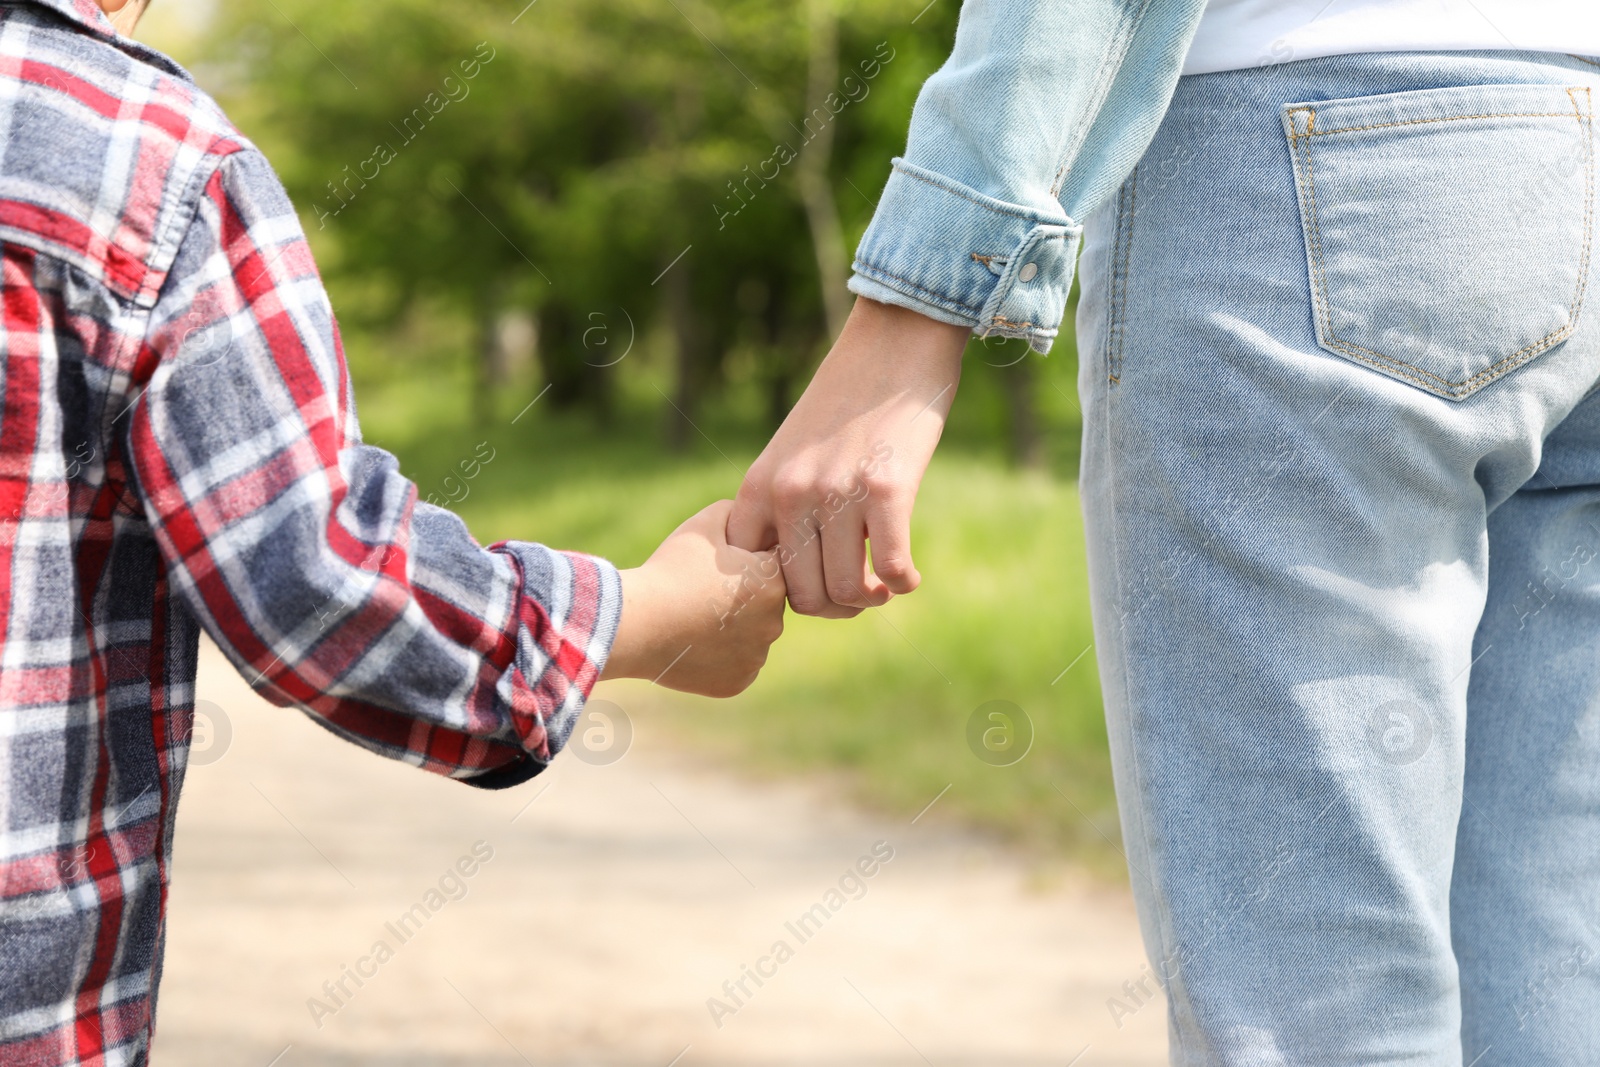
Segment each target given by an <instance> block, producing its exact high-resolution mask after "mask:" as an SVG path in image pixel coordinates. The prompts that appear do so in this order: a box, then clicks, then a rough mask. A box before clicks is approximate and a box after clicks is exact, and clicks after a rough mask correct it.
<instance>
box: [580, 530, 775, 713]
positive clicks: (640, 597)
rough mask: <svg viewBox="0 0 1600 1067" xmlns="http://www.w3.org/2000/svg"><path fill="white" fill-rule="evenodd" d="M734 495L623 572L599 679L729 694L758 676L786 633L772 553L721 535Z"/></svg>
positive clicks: (743, 687)
mask: <svg viewBox="0 0 1600 1067" xmlns="http://www.w3.org/2000/svg"><path fill="white" fill-rule="evenodd" d="M732 510H733V502H732V501H731V500H721V501H718V502H717V503H715V504H712V505H711V506H710V507H708V508H706V509H705V510H704V511H701V512H700V513H699V514H698V515H695V516H694V517H693V518H691V519H689V521H687V522H685V523H684V524H683V525H682V526H679V527H678V528H677V529H676V530H674V531H673V532H672V534H671V536H669V537H668V538H667V539H666V540H665V541H663V542H661V547H659V548H657V549H656V550H655V552H654V553H652V554H651V556H650V558H649V559H647V560H645V562H644V564H643V566H640V567H635V568H634V569H632V570H626V571H623V572H622V620H621V622H620V623H619V624H618V625H617V637H616V641H615V642H613V643H612V646H611V656H610V658H609V659H608V660H607V661H606V669H605V671H604V672H603V674H602V675H601V676H602V677H603V678H644V679H647V680H650V681H654V682H659V683H660V684H661V685H664V686H667V687H669V688H672V689H680V690H682V691H683V692H685V693H696V694H698V695H700V696H708V697H731V696H733V695H735V694H737V693H741V692H743V691H744V690H745V689H746V688H747V687H749V685H750V683H751V682H753V681H755V680H756V675H757V674H758V673H760V671H761V667H762V665H763V664H765V663H766V661H767V649H768V648H769V647H770V646H771V645H772V643H773V642H774V641H776V640H777V639H778V635H779V634H781V633H782V632H783V599H784V586H783V575H782V573H781V571H780V569H779V567H778V562H777V560H776V558H775V556H774V553H772V552H746V551H743V550H741V549H737V548H733V547H731V546H730V545H729V544H728V540H727V535H726V530H727V526H728V515H729V513H730V512H731V511H732Z"/></svg>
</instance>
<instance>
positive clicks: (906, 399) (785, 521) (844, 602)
mask: <svg viewBox="0 0 1600 1067" xmlns="http://www.w3.org/2000/svg"><path fill="white" fill-rule="evenodd" d="M968 333H969V331H968V329H967V328H966V327H964V326H951V325H948V324H946V323H942V322H937V321H935V320H933V319H930V318H928V317H926V316H924V315H919V314H918V313H916V312H914V311H908V310H906V309H904V308H899V307H892V306H890V305H887V304H880V303H877V302H875V301H872V300H867V299H865V298H862V299H858V300H857V301H856V304H855V307H854V309H852V310H851V312H850V318H849V321H848V322H846V324H845V328H844V331H843V332H842V333H841V334H840V335H839V339H838V341H837V342H835V343H834V346H833V350H832V351H830V352H829V353H828V356H827V358H826V359H824V360H823V361H822V365H821V366H820V367H819V368H817V373H816V376H815V377H814V378H812V380H811V384H810V385H809V386H808V387H807V388H806V391H805V395H803V396H802V397H801V398H800V401H799V403H797V404H796V405H795V407H794V410H793V411H791V412H790V413H789V417H788V418H787V419H785V420H784V422H783V426H782V427H780V428H779V430H778V432H777V434H776V435H775V436H774V437H773V439H772V441H771V442H770V443H769V444H768V445H767V447H766V449H765V450H764V451H763V452H762V453H761V455H760V457H759V458H757V460H756V462H755V464H754V465H752V466H751V468H750V472H749V474H747V475H746V476H745V480H744V483H743V484H742V485H741V486H740V487H739V496H738V500H737V501H736V502H735V504H734V506H733V514H732V516H731V517H730V518H729V520H728V542H729V543H730V544H732V545H734V546H736V547H737V548H741V549H748V550H751V551H757V550H761V549H771V548H773V547H774V546H776V548H777V559H778V563H779V564H780V565H781V567H782V569H783V577H784V580H785V582H786V583H787V586H788V591H789V606H790V607H792V608H794V610H795V611H796V612H798V613H799V614H801V615H819V616H822V617H824V618H835V619H839V618H849V617H851V616H853V615H857V614H860V612H861V611H862V610H863V609H865V608H868V607H877V606H878V605H880V604H883V603H884V602H885V601H887V600H888V599H889V597H890V596H891V595H893V594H896V593H909V592H911V590H913V589H915V588H916V587H917V584H918V583H919V582H920V581H921V576H920V575H919V574H918V573H917V568H916V565H915V564H914V563H913V562H912V558H911V509H912V506H913V505H914V504H915V503H916V498H917V487H918V486H919V485H920V484H921V482H922V475H923V472H924V471H926V470H927V467H928V460H929V459H930V458H932V456H933V449H934V446H935V445H937V444H938V443H939V435H940V434H941V433H942V432H943V430H944V423H945V417H946V416H947V415H948V414H949V412H950V404H951V402H952V401H953V400H954V399H955V393H956V385H957V383H958V382H959V381H960V378H961V354H962V352H963V351H964V350H965V348H966V342H967V337H968ZM869 540H870V542H871V546H872V568H871V570H869V569H868V567H867V547H866V545H867V542H868V541H869Z"/></svg>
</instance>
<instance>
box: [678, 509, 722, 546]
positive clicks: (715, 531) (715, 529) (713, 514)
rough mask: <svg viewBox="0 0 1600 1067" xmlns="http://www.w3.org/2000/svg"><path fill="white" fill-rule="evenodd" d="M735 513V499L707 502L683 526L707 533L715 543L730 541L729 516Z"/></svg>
mask: <svg viewBox="0 0 1600 1067" xmlns="http://www.w3.org/2000/svg"><path fill="white" fill-rule="evenodd" d="M731 514H733V501H731V500H718V501H716V502H715V503H711V504H707V505H706V506H705V507H703V508H701V509H700V510H699V511H697V512H695V513H694V514H693V515H691V516H689V518H688V519H687V520H686V521H685V522H684V524H683V527H680V529H681V528H685V527H686V528H688V529H691V530H698V531H701V532H703V533H705V534H707V535H708V536H709V537H710V538H711V541H712V543H713V544H719V545H721V544H727V543H728V540H727V538H728V516H730V515H731Z"/></svg>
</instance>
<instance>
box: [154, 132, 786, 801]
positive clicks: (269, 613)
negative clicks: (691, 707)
mask: <svg viewBox="0 0 1600 1067" xmlns="http://www.w3.org/2000/svg"><path fill="white" fill-rule="evenodd" d="M181 236H182V241H181V244H180V247H179V251H178V254H177V257H176V260H175V262H174V265H173V268H172V270H171V272H170V274H169V276H168V278H167V280H166V283H165V286H164V287H163V290H162V293H161V296H160V299H159V301H158V302H157V304H156V307H155V309H154V311H153V312H152V314H151V320H150V324H149V330H148V334H147V348H146V351H145V352H144V353H142V355H141V359H140V361H139V363H138V365H137V366H135V368H134V370H133V377H134V379H135V382H136V383H137V384H135V385H134V386H132V387H130V388H129V396H130V397H132V396H133V394H134V392H135V391H137V390H138V388H139V385H142V386H143V389H142V392H140V393H139V395H138V398H137V399H136V400H135V401H134V402H133V404H132V406H131V412H130V416H129V418H128V426H127V431H126V437H125V439H124V441H125V444H124V447H125V449H126V454H127V457H128V460H129V465H130V466H131V467H132V473H133V475H134V481H135V483H136V488H137V490H138V492H139V495H140V497H141V498H142V501H143V504H144V509H145V514H146V517H147V518H148V521H149V522H150V524H151V527H152V529H153V532H154V536H155V539H156V543H157V544H158V546H159V548H160V551H161V554H162V556H163V558H164V561H165V563H166V579H167V582H168V584H169V586H170V588H171V589H172V591H173V592H174V593H175V594H176V596H177V597H178V598H180V599H181V600H182V601H183V602H184V603H185V604H186V605H187V606H188V608H189V610H190V611H192V612H193V613H194V615H195V616H196V618H197V619H199V621H200V622H201V624H202V625H203V626H204V627H205V629H206V631H207V632H208V633H209V634H210V635H211V636H212V638H213V639H215V640H216V642H217V643H218V645H219V646H221V648H222V650H223V651H224V652H225V653H226V654H227V655H228V657H229V659H231V660H232V661H233V663H234V664H235V665H236V666H237V667H238V668H239V669H240V671H241V672H242V673H243V674H244V675H245V676H246V677H247V678H249V679H250V681H251V682H252V684H253V685H254V686H255V687H256V688H257V689H258V690H260V691H261V692H262V693H263V695H265V696H267V697H268V698H269V699H271V700H273V701H274V702H276V703H279V704H295V705H298V706H300V707H301V708H304V709H305V710H306V711H308V712H310V713H311V714H312V715H313V716H315V717H316V718H317V720H318V721H320V722H321V723H323V724H324V725H326V726H328V727H329V728H330V729H332V730H334V731H335V732H336V733H339V734H341V735H342V736H344V737H346V738H348V739H350V740H352V741H355V742H356V743H358V744H361V745H364V746H365V747H367V748H370V749H372V750H374V751H377V752H380V753H382V754H384V755H386V756H391V757H394V758H396V759H401V760H405V761H407V762H410V763H414V764H418V765H421V766H423V767H426V768H428V769H430V770H433V771H436V772H439V773H442V774H447V775H451V776H453V777H459V778H466V779H470V780H474V783H475V784H480V785H505V784H512V783H514V782H516V781H521V780H523V779H526V778H527V777H530V776H531V775H533V774H535V773H537V772H538V770H540V769H541V768H542V767H543V766H544V764H545V763H546V762H548V761H549V759H550V758H551V757H552V756H553V755H554V753H555V752H557V751H559V750H560V748H561V747H562V746H563V745H564V744H565V742H566V739H567V735H568V733H569V732H570V731H571V729H572V724H573V722H574V720H575V719H576V717H577V714H578V712H579V709H580V708H581V707H582V704H583V702H584V700H585V699H586V698H587V696H588V694H589V691H590V689H591V688H592V687H593V685H594V683H595V681H596V680H597V679H598V678H599V676H600V673H601V671H602V670H607V666H608V665H607V657H608V655H609V654H610V652H611V649H612V642H613V639H614V638H617V639H618V647H617V650H616V652H617V656H618V659H617V661H615V662H613V663H612V664H610V669H609V670H607V673H608V674H612V673H622V674H640V675H645V676H648V677H652V678H654V677H655V676H656V675H657V674H660V673H661V670H663V669H665V668H667V667H668V666H669V664H668V663H667V662H664V661H662V660H661V657H662V656H664V655H668V653H669V651H670V654H671V655H676V654H677V653H678V651H680V650H679V649H669V647H668V646H670V645H671V644H672V643H673V642H675V641H677V640H678V639H679V638H682V639H683V640H684V643H685V645H692V646H693V647H691V648H690V649H689V651H688V652H686V653H684V655H683V659H682V660H681V661H680V662H679V663H677V664H675V665H671V669H670V670H667V671H666V674H665V676H664V677H662V678H661V682H662V684H664V685H674V684H677V685H681V686H682V687H684V688H688V689H692V690H696V691H700V692H715V693H731V692H736V691H738V690H739V689H741V688H743V687H744V685H746V684H748V682H749V680H750V678H751V677H753V675H754V672H755V671H756V670H757V669H759V666H760V663H761V660H762V659H763V658H764V655H765V648H766V643H767V642H770V640H771V638H772V637H775V636H776V631H777V628H778V620H779V619H780V618H781V611H782V606H781V600H782V596H783V592H782V590H783V586H782V582H781V580H779V581H776V582H767V583H765V584H764V585H762V586H760V587H759V588H757V589H756V591H755V595H754V597H753V598H752V599H751V600H750V603H749V605H748V606H747V607H746V608H745V609H744V610H742V611H738V612H735V611H734V610H733V609H734V607H735V603H736V600H737V598H736V597H735V595H734V593H733V592H732V591H731V590H730V589H729V588H726V587H729V586H732V585H733V584H734V583H733V582H732V581H731V580H730V579H731V578H733V577H736V576H737V575H730V574H727V573H725V572H727V571H730V570H731V571H742V570H743V569H744V568H745V567H749V568H752V569H755V570H759V569H760V568H763V567H766V568H767V569H769V570H771V569H775V567H774V566H773V565H771V564H770V561H768V560H766V559H765V558H764V557H762V556H758V555H755V554H751V553H744V552H740V551H738V550H735V549H730V548H727V547H726V546H725V544H719V543H717V542H719V541H720V533H719V534H718V535H717V537H715V538H712V537H711V536H710V534H709V530H702V529H701V527H708V523H707V522H706V521H705V519H704V514H705V513H702V516H700V517H697V518H696V519H694V520H691V521H690V523H688V524H686V527H685V529H684V530H681V531H680V532H679V533H678V534H675V535H674V536H673V537H672V538H669V539H668V541H667V543H666V544H665V545H663V547H662V549H661V550H660V551H659V552H658V553H657V557H660V559H659V560H658V559H657V557H652V560H651V562H650V563H647V564H646V565H645V566H644V567H641V568H639V569H638V570H637V571H632V572H629V574H628V576H627V577H626V578H623V577H621V576H620V575H619V574H618V572H617V571H616V570H615V568H613V567H612V566H611V565H610V564H609V563H606V562H605V561H603V560H598V559H594V558H592V557H589V556H583V555H578V554H573V553H563V552H556V551H553V550H551V549H548V548H545V547H543V546H541V545H535V544H528V543H523V542H506V543H503V544H499V545H495V546H493V547H491V548H488V549H485V548H482V547H480V546H479V545H478V544H477V543H476V542H475V541H474V540H473V539H472V537H471V535H470V534H469V533H468V531H467V528H466V526H465V525H463V523H462V522H461V520H460V519H458V518H457V517H456V516H455V515H453V514H451V513H450V512H448V511H445V510H443V509H441V508H437V507H433V506H431V505H428V504H425V503H421V502H419V501H418V499H417V493H416V489H415V487H414V486H413V485H412V484H411V483H410V482H409V481H407V480H406V479H405V478H403V477H402V476H401V475H400V473H399V471H398V470H397V469H396V463H395V460H394V457H392V456H390V455H389V454H387V453H385V452H383V451H381V450H379V449H376V448H372V447H369V446H366V445H363V444H362V443H361V441H360V435H359V431H358V429H357V426H356V420H355V415H354V412H353V410H352V409H351V406H350V395H349V391H350V383H349V377H348V374H347V372H346V368H345V364H344V357H343V353H342V351H341V349H340V345H339V339H338V332H337V328H336V326H335V324H334V320H333V315H332V311H331V309H330V307H329V304H328V300H327V296H326V294H325V292H324V291H323V288H322V283H321V280H320V279H319V278H318V276H317V273H316V267H315V264H314V263H313V261H312V258H311V253H310V250H309V248H308V246H307V245H306V243H305V238H304V236H303V234H302V232H301V229H300V225H299V221H298V219H297V218H296V216H295V214H294V211H293V208H292V206H291V205H290V204H289V201H288V198H287V197H286V196H285V195H284V193H283V190H282V187H281V186H280V185H279V183H278V181H277V179H276V176H275V175H273V173H272V171H271V169H270V167H269V166H268V165H267V163H266V161H265V160H264V159H262V158H261V156H260V155H259V154H258V153H256V152H255V151H253V150H249V149H246V150H244V151H241V152H239V153H237V154H235V155H233V156H230V157H228V158H227V159H226V160H225V161H224V162H223V163H222V165H221V166H220V168H219V169H218V170H217V172H216V173H215V174H214V175H213V176H212V177H211V179H210V182H209V184H208V185H207V187H206V189H205V193H204V195H203V196H201V197H200V199H199V208H198V211H197V213H196V216H195V218H194V219H193V221H192V222H191V223H190V224H189V227H188V230H187V232H186V233H185V234H183V235H181ZM617 506H618V507H619V508H621V507H625V506H627V501H625V500H620V499H619V500H618V501H617ZM724 514H725V510H724ZM697 524H698V525H697ZM709 525H717V524H716V523H711V524H709ZM718 529H719V530H720V526H719V527H718ZM774 595H775V596H776V598H777V599H776V601H774ZM723 616H726V624H723V623H724V619H723ZM619 619H620V626H619ZM757 653H759V655H758V654H757ZM658 664H659V668H658Z"/></svg>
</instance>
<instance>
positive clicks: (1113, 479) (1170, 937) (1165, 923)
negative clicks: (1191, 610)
mask: <svg viewBox="0 0 1600 1067" xmlns="http://www.w3.org/2000/svg"><path fill="white" fill-rule="evenodd" d="M1135 169H1137V168H1135ZM1108 325H1109V323H1108ZM1116 396H1117V392H1116V391H1115V390H1113V389H1111V388H1109V387H1107V389H1106V390H1105V392H1104V394H1103V395H1102V397H1101V399H1100V406H1101V411H1102V415H1101V425H1102V426H1103V427H1104V432H1105V441H1104V443H1103V447H1104V448H1105V457H1106V459H1105V462H1106V483H1107V488H1108V490H1109V492H1110V495H1111V513H1112V515H1116V514H1118V512H1119V510H1120V509H1119V507H1118V504H1117V501H1118V498H1119V497H1120V495H1121V494H1120V493H1119V491H1118V478H1117V451H1116V449H1115V448H1114V447H1113V442H1114V438H1115V430H1116V424H1115V420H1113V419H1112V417H1111V408H1112V404H1113V402H1114V400H1115V399H1116ZM1116 529H1118V530H1119V531H1120V529H1121V527H1120V526H1117V527H1116ZM1111 566H1112V569H1113V570H1114V571H1115V572H1116V581H1115V588H1116V598H1117V600H1116V611H1117V619H1116V622H1115V625H1116V628H1117V639H1118V647H1117V650H1116V655H1117V658H1118V660H1119V661H1120V664H1119V665H1120V667H1121V671H1120V673H1121V675H1122V700H1123V709H1124V712H1125V714H1126V715H1127V717H1128V721H1127V723H1126V729H1127V736H1128V761H1129V763H1130V765H1131V768H1130V769H1131V770H1132V772H1133V793H1134V796H1133V803H1132V804H1131V805H1130V807H1131V808H1132V809H1133V811H1134V814H1135V817H1136V819H1137V822H1138V826H1137V828H1136V829H1137V833H1138V835H1139V843H1140V849H1139V854H1140V856H1141V857H1142V858H1143V859H1144V862H1145V866H1146V867H1147V868H1149V869H1148V870H1145V871H1140V870H1139V869H1138V868H1136V867H1135V866H1134V864H1133V858H1132V855H1131V854H1130V853H1128V852H1124V853H1123V858H1124V859H1126V860H1127V861H1128V877H1129V878H1130V879H1132V878H1137V877H1139V876H1140V875H1141V874H1142V875H1143V876H1144V878H1145V881H1146V883H1147V886H1148V889H1149V891H1150V906H1151V907H1152V908H1154V909H1155V913H1156V922H1155V928H1156V938H1157V941H1158V944H1157V945H1156V957H1155V958H1156V960H1157V961H1159V963H1160V974H1158V975H1157V979H1156V980H1157V981H1158V982H1160V983H1161V985H1162V989H1163V990H1164V991H1165V992H1166V994H1167V1004H1168V1012H1169V1016H1168V1018H1169V1020H1170V1019H1172V1018H1174V1017H1175V1016H1176V1015H1177V1009H1176V1001H1177V1000H1178V999H1179V998H1180V997H1181V998H1183V999H1184V1000H1185V1001H1187V1000H1188V997H1187V994H1186V993H1185V991H1184V990H1185V979H1184V976H1183V967H1182V964H1181V963H1180V964H1179V965H1178V967H1177V968H1175V969H1173V973H1171V974H1168V973H1167V972H1168V970H1169V968H1168V966H1167V964H1168V963H1169V962H1170V961H1171V960H1172V959H1173V956H1174V953H1175V952H1176V945H1177V935H1176V931H1174V930H1173V928H1172V915H1171V912H1170V910H1169V909H1168V907H1167V904H1166V901H1165V898H1164V897H1163V895H1162V893H1161V891H1160V888H1159V886H1158V885H1157V883H1156V876H1155V872H1154V869H1155V868H1156V867H1157V866H1158V864H1157V862H1156V860H1155V846H1154V843H1153V842H1152V841H1151V839H1150V834H1149V830H1148V825H1147V822H1146V819H1145V810H1144V809H1145V774H1144V767H1143V764H1142V762H1141V761H1140V759H1139V741H1138V737H1137V731H1136V730H1135V728H1134V726H1135V724H1134V721H1133V719H1134V714H1135V713H1134V701H1133V674H1132V671H1131V670H1130V668H1129V666H1128V662H1129V656H1128V645H1129V644H1130V642H1131V640H1132V639H1131V636H1130V631H1129V629H1128V626H1127V619H1126V617H1125V616H1124V615H1123V614H1122V610H1123V605H1124V604H1125V603H1126V601H1127V598H1126V596H1125V593H1126V590H1125V587H1124V583H1123V566H1122V539H1121V536H1120V534H1118V533H1113V535H1112V536H1111ZM1125 829H1126V828H1125ZM1126 840H1127V837H1126V834H1124V841H1126ZM1148 952H1149V947H1148V946H1146V953H1147V954H1148ZM1171 1039H1172V1041H1173V1042H1174V1043H1175V1044H1176V1045H1177V1046H1178V1047H1177V1050H1176V1051H1177V1052H1178V1053H1179V1054H1182V1053H1184V1052H1185V1051H1186V1049H1185V1044H1186V1043H1185V1040H1184V1033H1183V1031H1182V1030H1181V1029H1180V1028H1178V1027H1175V1026H1173V1027H1171ZM1173 1062H1175V1063H1176V1062H1178V1060H1177V1059H1176V1058H1174V1061H1173Z"/></svg>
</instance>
